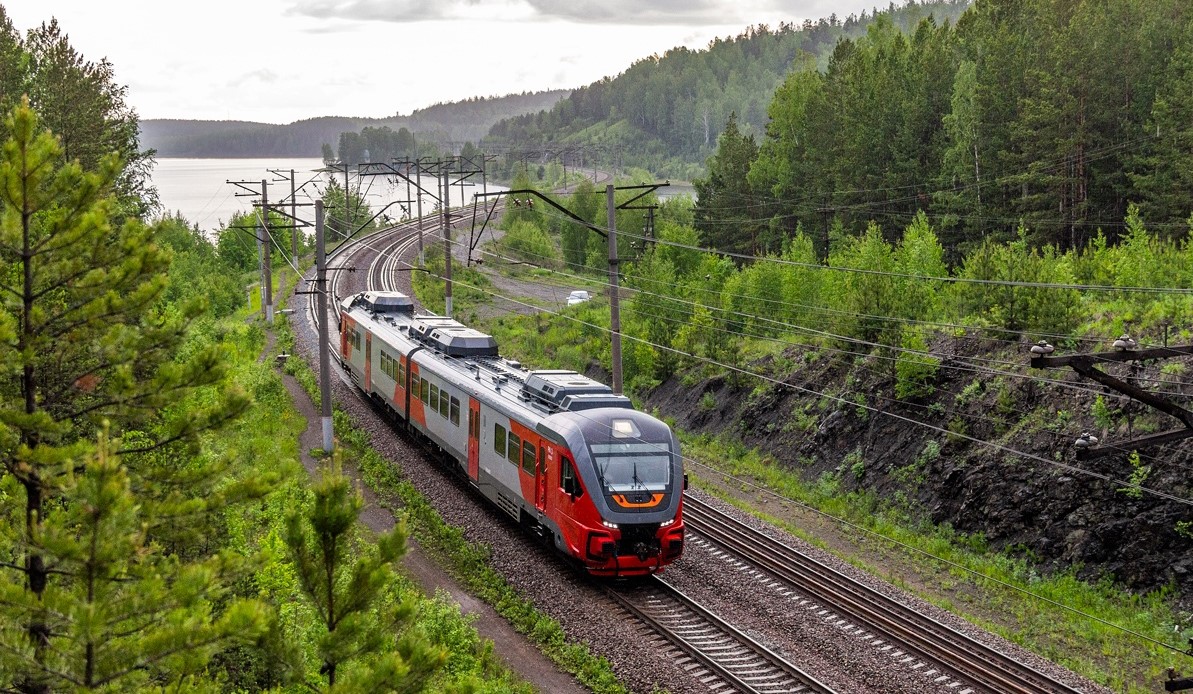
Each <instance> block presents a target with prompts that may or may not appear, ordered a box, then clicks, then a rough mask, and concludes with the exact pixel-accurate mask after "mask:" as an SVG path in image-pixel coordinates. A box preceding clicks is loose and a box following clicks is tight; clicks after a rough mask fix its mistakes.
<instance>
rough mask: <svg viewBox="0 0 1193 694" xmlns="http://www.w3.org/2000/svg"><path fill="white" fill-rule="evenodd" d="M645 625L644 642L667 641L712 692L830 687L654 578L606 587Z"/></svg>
mask: <svg viewBox="0 0 1193 694" xmlns="http://www.w3.org/2000/svg"><path fill="white" fill-rule="evenodd" d="M606 592H607V594H608V595H609V597H610V598H611V599H613V600H614V601H615V602H616V603H617V604H619V605H620V606H621V607H622V608H623V609H625V610H626V611H627V612H629V613H630V614H632V615H633V616H634V617H635V618H637V619H638V620H639V621H640V622H641V623H642V624H643V625H644V627H646V628H645V629H644V630H643V631H642V632H641V634H640V635H641V637H642V639H643V640H644V641H651V640H653V641H655V642H656V644H659V645H662V644H670V646H671V648H672V649H674V651H675V653H674V654H673V655H672V657H673V658H675V661H676V662H677V663H678V664H679V665H680V667H682V668H683V669H684V670H686V671H687V672H688V673H689V674H690V675H692V677H694V678H695V679H696V680H698V681H699V682H701V683H703V684H704V685H706V686H707V687H708V688H709V691H712V692H734V691H736V692H743V693H748V694H780V693H781V692H782V693H786V692H792V693H799V694H802V693H804V692H807V693H809V694H831V693H832V692H833V690H832V689H831V688H829V687H828V686H827V685H825V684H823V683H821V682H819V681H818V680H816V678H814V677H812V676H811V675H809V674H807V673H805V672H804V671H802V670H800V669H799V668H798V667H796V666H795V665H793V664H791V663H790V662H788V661H787V660H786V659H784V658H783V657H782V656H781V655H779V654H777V653H775V652H773V651H771V650H770V649H769V648H767V647H766V646H765V645H763V644H761V643H759V642H758V641H757V640H755V639H753V638H751V637H750V636H748V635H746V634H744V633H742V632H741V631H739V630H737V629H735V628H734V627H733V626H732V625H730V624H729V623H727V622H725V621H724V620H723V619H721V618H720V617H717V616H716V615H714V614H713V613H712V612H710V611H708V610H706V609H705V608H703V607H701V606H700V605H699V604H697V603H696V602H695V601H693V600H692V599H690V598H688V597H687V596H685V595H684V594H683V593H681V592H679V591H678V590H676V589H675V588H674V587H672V586H671V585H669V584H668V583H666V582H665V581H663V580H662V579H659V578H657V577H655V578H652V579H650V580H648V581H646V582H644V583H642V584H641V585H638V586H636V587H633V588H629V589H617V588H612V587H609V588H606Z"/></svg>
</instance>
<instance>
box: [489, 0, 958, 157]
mask: <svg viewBox="0 0 1193 694" xmlns="http://www.w3.org/2000/svg"><path fill="white" fill-rule="evenodd" d="M967 5H968V0H931V1H929V2H919V3H917V2H915V1H914V0H912V1H911V2H909V3H907V4H906V5H904V6H901V7H896V5H895V4H894V3H893V2H892V3H891V4H890V6H889V7H888V8H887V9H886V10H884V11H881V12H879V11H877V10H876V11H875V12H873V13H867V12H862V14H861V15H860V16H852V15H851V16H849V17H848V18H845V19H841V18H838V17H837V15H836V14H833V15H831V16H829V17H826V18H822V19H820V20H819V21H816V22H813V21H811V20H806V21H804V22H803V23H802V24H781V25H779V26H778V27H768V26H765V25H762V26H756V27H750V28H749V29H746V30H745V31H743V32H742V33H740V34H738V35H737V36H734V37H727V38H724V39H719V38H718V39H716V40H714V41H712V42H711V43H709V45H708V47H707V48H706V49H703V50H690V49H688V48H684V47H679V48H674V49H672V50H669V51H667V52H666V53H664V54H663V55H661V56H660V55H652V56H649V57H647V58H643V59H642V60H639V61H637V62H635V63H634V64H633V65H631V66H630V67H629V68H628V69H627V70H626V71H625V72H623V73H621V74H620V75H617V76H615V77H606V78H605V79H602V80H600V81H598V82H594V83H592V84H590V85H588V86H586V87H582V88H580V89H577V90H575V91H574V92H572V94H571V96H570V97H568V98H566V99H563V100H561V101H560V102H559V103H557V104H555V106H554V108H551V109H550V110H545V111H542V112H539V113H533V114H526V115H522V116H517V117H513V118H510V119H508V120H506V121H503V122H500V123H498V124H496V125H495V126H493V129H492V130H491V131H490V132H489V135H488V137H486V138H485V140H484V143H483V145H482V149H484V148H494V147H498V146H500V147H508V148H511V149H515V150H517V149H537V148H540V147H542V146H544V145H545V144H548V143H549V144H553V145H557V146H564V145H568V146H573V147H585V148H588V149H590V150H592V152H593V158H595V159H598V160H603V161H608V162H619V163H622V164H625V165H632V166H639V167H642V168H646V169H649V170H652V171H654V172H655V173H658V174H659V175H663V176H670V177H680V178H686V177H688V176H689V174H691V173H692V172H694V171H698V170H699V168H700V165H701V164H703V162H704V159H705V158H706V157H708V156H709V154H711V153H712V151H713V149H715V147H716V143H717V138H718V137H719V136H720V134H721V132H722V130H723V129H724V127H725V123H726V121H727V120H728V119H729V116H730V114H733V113H736V114H737V119H738V123H739V126H740V127H741V128H742V129H743V130H744V131H745V132H746V133H747V134H750V133H754V134H757V135H761V134H762V133H763V132H764V129H765V127H766V123H767V110H768V107H769V106H770V103H771V99H772V98H773V96H774V93H775V89H776V88H777V87H778V86H779V85H780V84H781V83H782V82H783V79H784V77H785V76H786V75H787V74H788V73H789V72H790V71H791V70H792V69H793V68H797V67H799V66H800V65H803V64H805V63H809V64H812V65H819V66H821V67H823V66H824V65H825V64H827V61H828V57H829V54H830V53H831V52H832V50H833V47H834V46H835V45H836V44H837V42H838V40H840V39H842V38H851V37H852V38H857V37H859V36H862V35H864V34H865V32H866V28H867V26H869V24H870V23H871V22H872V21H873V20H874V19H875V18H876V17H879V16H882V17H885V18H886V19H887V21H889V22H891V23H892V24H893V25H894V26H896V27H900V28H903V29H905V30H911V29H913V28H914V27H915V26H916V25H917V23H918V22H919V21H920V20H921V19H923V18H926V17H929V16H932V17H935V18H936V21H937V22H938V23H943V22H947V21H955V20H956V19H957V17H958V16H960V14H961V12H962V11H964V9H965V8H966V6H967Z"/></svg>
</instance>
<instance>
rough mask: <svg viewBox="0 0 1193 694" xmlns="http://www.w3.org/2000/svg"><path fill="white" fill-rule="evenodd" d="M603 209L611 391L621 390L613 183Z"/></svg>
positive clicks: (619, 317) (615, 213)
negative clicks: (604, 211) (606, 264)
mask: <svg viewBox="0 0 1193 694" xmlns="http://www.w3.org/2000/svg"><path fill="white" fill-rule="evenodd" d="M605 209H606V214H608V216H609V224H608V231H609V332H610V333H611V334H612V336H613V348H612V356H613V392H614V393H620V392H621V306H620V305H619V304H618V302H617V300H618V280H617V274H618V269H617V265H618V261H617V205H616V203H615V202H614V201H613V184H612V183H610V184H608V185H606V186H605Z"/></svg>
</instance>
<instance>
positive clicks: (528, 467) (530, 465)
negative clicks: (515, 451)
mask: <svg viewBox="0 0 1193 694" xmlns="http://www.w3.org/2000/svg"><path fill="white" fill-rule="evenodd" d="M522 472H525V473H526V474H528V475H533V474H534V442H533V441H527V442H526V443H525V445H523V446H522Z"/></svg>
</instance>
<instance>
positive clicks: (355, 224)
mask: <svg viewBox="0 0 1193 694" xmlns="http://www.w3.org/2000/svg"><path fill="white" fill-rule="evenodd" d="M323 209H325V210H327V214H326V217H325V218H324V228H325V229H326V233H327V239H328V242H334V241H338V240H342V239H345V238H347V237H349V236H352V235H354V234H355V235H356V236H363V235H366V234H368V233H369V232H371V231H373V230H374V229H376V228H377V222H376V220H374V219H373V211H372V210H371V209H369V205H368V203H367V202H365V199H364V197H363V196H362V195H361V194H360V192H359V191H357V190H352V189H349V190H348V192H347V195H345V193H344V186H343V185H341V184H340V182H339V180H338V179H337V178H336V177H334V176H332V177H331V178H330V179H329V180H328V182H327V187H326V188H324V190H323ZM271 228H273V226H272V225H271Z"/></svg>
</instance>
